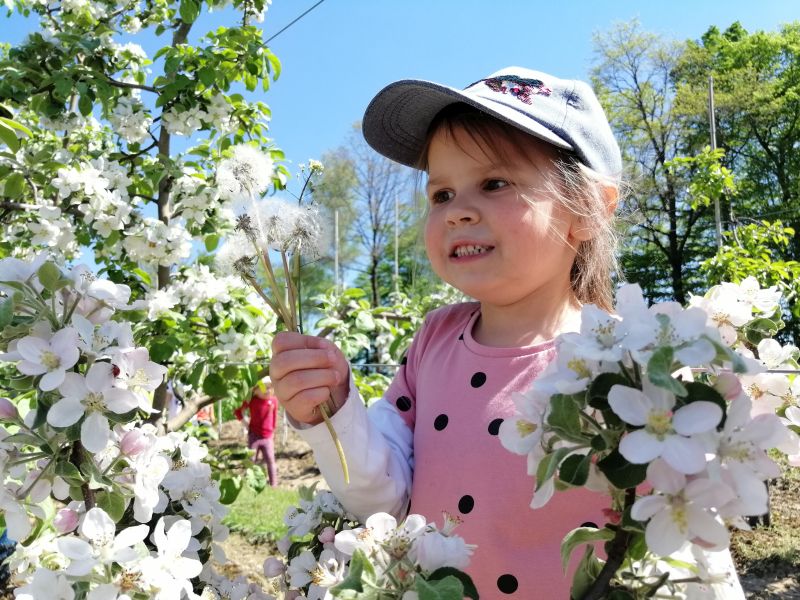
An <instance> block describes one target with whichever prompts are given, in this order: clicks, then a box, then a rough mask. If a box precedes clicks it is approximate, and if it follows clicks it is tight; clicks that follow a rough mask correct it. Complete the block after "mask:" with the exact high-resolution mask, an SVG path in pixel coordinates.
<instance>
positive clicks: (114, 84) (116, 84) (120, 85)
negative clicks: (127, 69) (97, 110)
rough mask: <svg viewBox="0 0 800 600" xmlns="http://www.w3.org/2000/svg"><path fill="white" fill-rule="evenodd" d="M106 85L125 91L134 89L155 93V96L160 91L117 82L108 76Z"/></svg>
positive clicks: (150, 87)
mask: <svg viewBox="0 0 800 600" xmlns="http://www.w3.org/2000/svg"><path fill="white" fill-rule="evenodd" d="M106 83H109V84H111V85H112V86H114V87H118V88H124V89H133V90H144V91H145V92H153V93H154V94H158V93H159V91H158V90H157V89H156V88H154V87H152V86H149V85H141V84H138V83H128V82H126V81H117V80H116V79H111V77H108V76H106Z"/></svg>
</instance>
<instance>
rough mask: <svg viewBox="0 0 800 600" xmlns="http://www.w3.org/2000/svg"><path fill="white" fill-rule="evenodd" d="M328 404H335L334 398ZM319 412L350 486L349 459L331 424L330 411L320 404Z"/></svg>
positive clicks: (346, 482) (346, 481) (331, 397)
mask: <svg viewBox="0 0 800 600" xmlns="http://www.w3.org/2000/svg"><path fill="white" fill-rule="evenodd" d="M328 402H329V403H331V404H333V396H330V397H329V399H328ZM319 412H320V414H322V420H323V421H325V427H327V428H328V432H329V433H330V434H331V438H333V445H334V446H336V454H338V455H339V462H340V463H341V464H342V475H343V476H344V482H345V484H346V485H350V469H348V468H347V458H346V457H345V455H344V448H342V442H341V441H340V440H339V435H338V434H337V433H336V430H335V429H334V428H333V423H331V413H330V409H329V408H328V406H327V405H326V404H320V405H319Z"/></svg>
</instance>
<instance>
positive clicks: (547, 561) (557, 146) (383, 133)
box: [271, 67, 622, 600]
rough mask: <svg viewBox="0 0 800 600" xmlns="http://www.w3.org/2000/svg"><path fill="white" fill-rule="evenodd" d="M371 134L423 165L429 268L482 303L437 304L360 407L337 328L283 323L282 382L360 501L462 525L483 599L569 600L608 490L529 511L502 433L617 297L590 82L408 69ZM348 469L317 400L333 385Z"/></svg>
mask: <svg viewBox="0 0 800 600" xmlns="http://www.w3.org/2000/svg"><path fill="white" fill-rule="evenodd" d="M363 129H364V136H365V138H366V139H367V141H368V142H369V143H370V145H372V146H373V148H375V149H376V150H377V151H378V152H380V153H382V154H383V155H385V156H387V157H389V158H391V159H393V160H396V161H398V162H400V163H402V164H405V165H409V166H414V167H417V168H419V169H421V170H423V171H425V172H426V173H427V186H426V191H427V196H428V199H429V212H428V216H427V222H426V225H425V246H426V250H427V253H428V257H429V259H430V261H431V265H432V266H433V269H434V271H435V272H436V273H437V275H439V276H440V277H441V278H442V279H443V280H444V281H446V282H447V283H449V284H450V285H452V286H454V287H456V288H458V289H459V290H461V291H462V292H463V293H464V294H466V295H467V296H469V297H472V298H474V299H475V300H476V302H470V303H463V304H457V305H452V306H446V307H444V308H441V309H438V310H435V311H433V312H431V313H430V314H429V315H428V316H427V318H426V320H425V323H424V325H423V326H422V328H421V329H420V331H419V332H418V333H417V335H416V337H415V339H414V341H413V343H412V344H411V346H410V348H409V351H408V353H407V356H406V358H405V359H404V361H403V366H402V367H401V368H400V369H399V370H398V372H397V375H396V376H395V378H394V380H393V382H392V384H391V386H390V387H389V389H388V390H387V392H386V395H385V396H384V398H383V399H382V400H380V401H379V402H377V403H375V404H374V405H373V406H371V407H370V409H369V410H366V409H365V408H364V404H363V402H362V401H361V400H360V398H359V397H358V392H357V390H356V388H355V385H354V384H353V381H352V378H351V377H350V375H349V368H348V364H347V360H346V359H345V357H344V355H343V354H342V353H341V352H340V351H339V350H338V349H337V348H336V347H335V346H334V345H333V344H332V343H331V342H329V341H326V340H324V339H320V338H316V337H310V336H302V335H300V334H295V333H281V334H279V335H277V336H276V337H275V340H274V342H273V361H272V366H271V375H272V378H273V381H274V382H275V390H276V393H277V396H278V398H279V399H280V401H281V403H282V404H283V405H284V406H285V408H286V411H287V413H288V414H289V415H290V417H291V418H292V419H293V421H294V424H295V426H296V427H297V428H298V429H299V430H300V433H301V435H302V436H303V437H304V438H305V439H306V440H307V441H308V442H309V444H310V445H311V447H312V448H313V449H314V453H315V456H316V459H317V462H318V463H319V465H320V468H321V469H322V472H323V473H324V474H325V476H326V479H327V481H328V483H329V485H330V487H331V490H332V491H333V492H334V494H336V496H337V497H338V498H339V499H340V500H341V502H342V503H343V504H344V505H345V506H346V507H347V508H348V509H349V510H350V511H351V512H353V513H354V514H355V515H357V516H359V517H360V518H362V519H363V518H366V517H367V516H368V515H370V514H372V513H375V512H379V511H385V512H389V513H393V514H395V515H396V516H398V517H400V516H403V515H404V514H405V513H406V512H407V511H411V512H414V513H419V514H422V515H424V516H425V517H427V519H428V520H429V521H436V522H438V523H440V524H441V523H442V518H443V516H442V513H443V512H446V513H449V514H450V515H453V516H455V517H458V518H459V519H460V520H461V521H462V522H463V523H462V525H461V526H460V528H459V534H460V535H461V536H462V537H464V539H465V540H466V541H467V542H469V543H473V544H477V549H476V550H475V552H474V554H473V556H472V560H471V563H470V567H469V568H468V572H469V573H470V575H471V576H472V578H473V580H474V582H475V584H476V586H477V589H478V591H479V593H480V595H481V597H482V598H501V597H505V596H506V595H511V596H514V597H517V598H524V599H526V600H529V599H532V598H556V599H562V598H569V582H570V580H571V577H568V576H565V575H564V574H563V571H562V569H561V566H560V544H561V540H562V539H563V537H564V535H565V534H566V533H567V532H569V531H570V530H571V529H573V528H575V527H578V526H580V525H582V524H586V523H592V524H594V523H597V524H602V523H604V522H605V521H604V519H603V516H602V511H603V509H604V508H607V507H608V506H609V505H610V502H609V499H608V498H607V497H605V496H604V495H603V494H600V493H595V492H590V491H588V490H586V489H584V488H578V489H573V490H569V491H567V492H563V493H561V494H560V495H559V496H558V497H557V498H556V499H554V500H553V501H551V502H550V503H549V504H547V505H546V506H545V507H544V508H542V509H539V510H536V511H533V510H531V509H530V508H529V502H530V496H531V487H530V479H529V478H528V477H527V476H526V465H525V458H524V457H521V456H516V455H512V454H511V453H509V452H508V451H507V450H505V449H504V448H503V447H502V446H501V443H500V440H499V437H498V435H497V434H498V430H499V427H500V424H501V423H502V421H503V419H505V418H508V417H510V416H512V415H513V414H514V404H513V400H512V394H513V393H514V392H524V391H526V390H527V389H528V388H529V387H530V385H531V383H532V381H533V380H534V379H535V378H536V376H537V375H538V374H539V373H541V371H542V370H543V369H544V368H545V367H546V366H547V364H548V363H549V362H550V361H551V360H553V358H554V354H555V345H554V338H555V337H556V336H558V335H559V334H560V333H562V332H565V331H575V330H577V329H578V328H579V317H580V307H581V304H583V303H594V304H597V305H598V306H600V307H602V308H604V309H610V308H611V303H612V295H611V274H612V271H613V269H614V266H615V259H614V233H613V231H614V230H613V223H612V213H613V210H614V208H615V206H616V199H617V190H618V182H619V177H620V173H621V170H622V161H621V156H620V151H619V148H618V146H617V143H616V141H615V140H614V137H613V135H612V133H611V129H610V127H609V125H608V122H607V120H606V117H605V114H604V113H603V110H602V108H601V106H600V104H599V102H598V101H597V98H596V97H595V95H594V93H593V92H592V90H591V89H590V88H589V86H588V85H586V84H585V83H582V82H579V81H567V80H562V79H557V78H555V77H552V76H550V75H547V74H545V73H541V72H537V71H531V70H529V69H523V68H517V67H511V68H507V69H503V70H501V71H498V72H497V73H494V74H493V75H491V76H489V77H487V78H486V79H481V80H479V81H477V82H475V83H473V84H471V85H469V86H468V87H467V88H465V89H464V90H457V89H454V88H450V87H447V86H443V85H438V84H434V83H430V82H425V81H415V80H410V81H400V82H397V83H394V84H392V85H389V86H388V87H386V88H385V89H384V90H382V91H381V92H380V93H379V94H378V95H377V96H376V98H375V99H374V100H373V101H372V103H371V104H370V106H369V107H368V108H367V112H366V114H365V116H364V122H363ZM329 392H331V395H332V397H333V400H334V403H335V404H336V407H337V412H336V413H335V414H334V416H333V417H332V420H333V424H334V427H335V428H336V431H337V432H338V434H339V436H340V439H341V443H342V446H343V447H344V451H345V454H346V456H347V460H348V464H349V467H350V477H351V482H350V485H345V484H344V481H343V477H342V471H341V467H340V464H339V461H338V458H337V454H336V452H335V451H334V448H333V445H332V443H331V439H330V436H329V435H328V432H327V430H326V429H325V427H324V425H320V424H319V423H320V422H321V418H320V415H319V412H318V408H317V406H318V405H319V404H320V403H322V402H325V401H327V400H328V398H329Z"/></svg>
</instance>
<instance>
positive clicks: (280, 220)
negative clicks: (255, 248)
mask: <svg viewBox="0 0 800 600" xmlns="http://www.w3.org/2000/svg"><path fill="white" fill-rule="evenodd" d="M254 215H255V219H256V226H257V228H258V232H259V236H260V239H261V240H262V242H263V243H264V244H265V245H266V246H268V247H270V248H272V249H273V250H282V249H284V248H285V246H286V245H287V241H288V239H289V237H290V236H291V234H292V231H294V228H295V222H296V221H297V219H298V218H299V216H300V209H298V207H297V206H296V205H294V204H292V203H290V202H287V201H285V200H270V201H269V202H262V203H260V205H259V206H258V208H257V210H256V211H255V213H254Z"/></svg>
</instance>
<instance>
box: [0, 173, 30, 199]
mask: <svg viewBox="0 0 800 600" xmlns="http://www.w3.org/2000/svg"><path fill="white" fill-rule="evenodd" d="M23 191H25V178H24V177H23V176H22V174H21V173H11V175H9V176H8V177H6V180H5V182H4V183H3V195H4V196H7V197H8V198H19V197H20V196H22V192H23Z"/></svg>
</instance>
